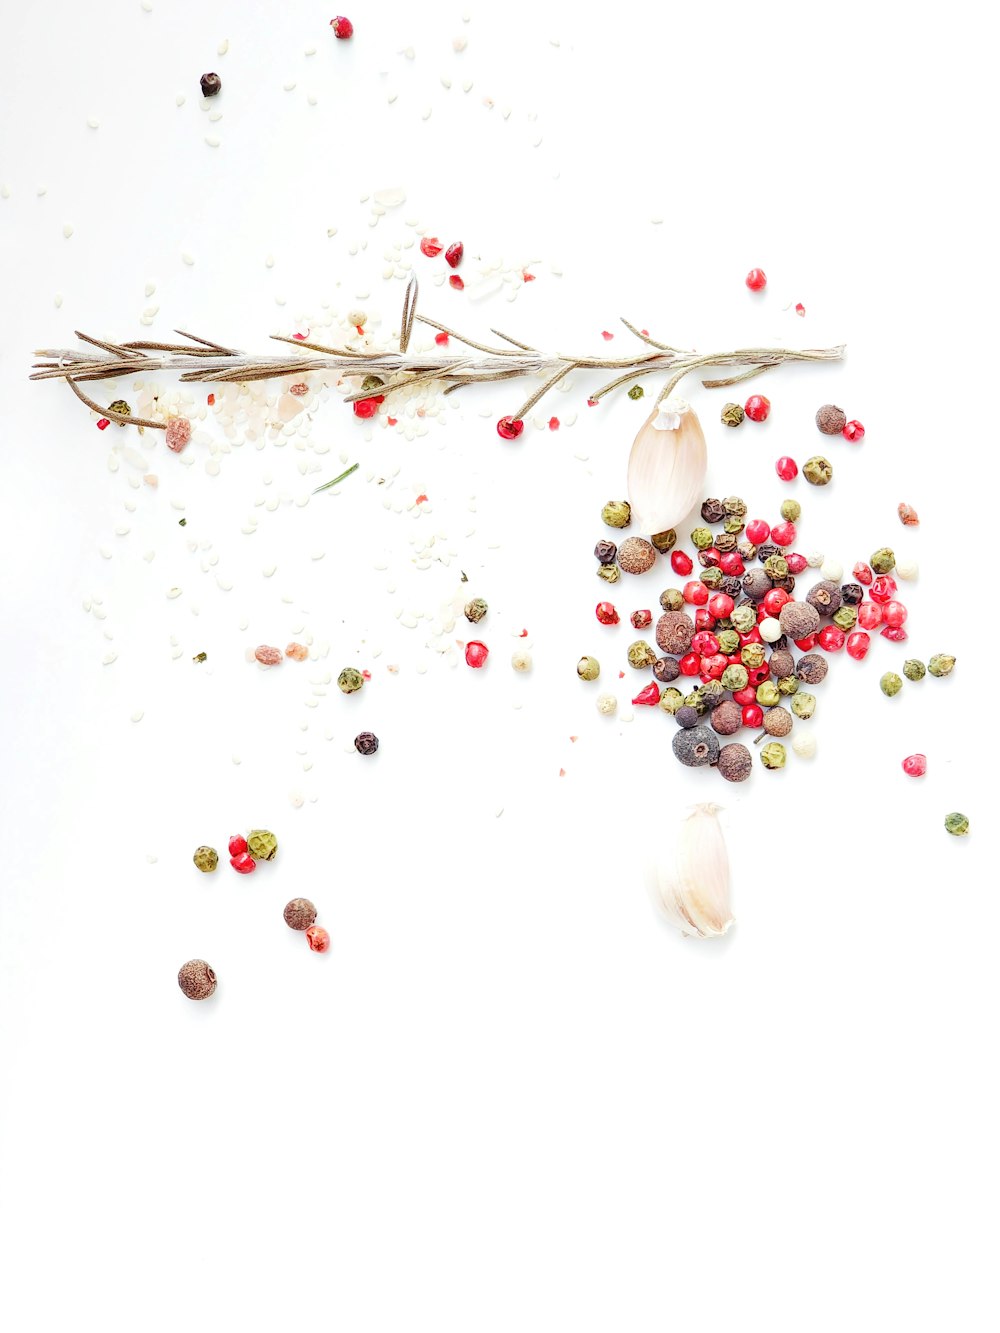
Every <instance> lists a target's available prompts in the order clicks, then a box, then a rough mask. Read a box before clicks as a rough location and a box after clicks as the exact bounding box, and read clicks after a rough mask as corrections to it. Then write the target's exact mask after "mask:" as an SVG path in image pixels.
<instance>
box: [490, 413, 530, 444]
mask: <svg viewBox="0 0 1000 1333" xmlns="http://www.w3.org/2000/svg"><path fill="white" fill-rule="evenodd" d="M523 430H524V422H523V421H522V420H521V419H520V417H517V418H515V417H501V418H500V420H499V421H498V422H497V434H498V435H499V436H500V438H501V440H516V439H517V437H518V436H519V435H520V434H521V432H522V431H523Z"/></svg>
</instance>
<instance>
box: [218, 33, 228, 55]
mask: <svg viewBox="0 0 1000 1333" xmlns="http://www.w3.org/2000/svg"><path fill="white" fill-rule="evenodd" d="M217 49H218V52H219V55H220V56H224V55H225V54H226V52H227V51H228V50H229V38H228V37H223V39H222V41H221V42H220V43H219V45H218V48H217Z"/></svg>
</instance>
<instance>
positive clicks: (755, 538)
mask: <svg viewBox="0 0 1000 1333" xmlns="http://www.w3.org/2000/svg"><path fill="white" fill-rule="evenodd" d="M770 535H771V525H770V524H769V523H765V522H764V520H763V519H762V518H752V519H751V520H750V522H749V523H748V524H747V541H748V542H753V544H754V546H759V545H760V544H761V542H766V541H767V539H768V537H770Z"/></svg>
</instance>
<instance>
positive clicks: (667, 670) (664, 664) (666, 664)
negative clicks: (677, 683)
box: [653, 657, 681, 685]
mask: <svg viewBox="0 0 1000 1333" xmlns="http://www.w3.org/2000/svg"><path fill="white" fill-rule="evenodd" d="M680 674H681V669H680V666H679V665H678V662H677V658H676V657H658V658H657V659H656V661H655V662H654V663H653V675H654V676H655V677H656V679H657V680H658V681H659V682H660V684H661V685H669V684H670V682H671V681H672V680H676V679H677V677H678V676H679V675H680Z"/></svg>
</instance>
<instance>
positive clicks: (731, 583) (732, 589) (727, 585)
mask: <svg viewBox="0 0 1000 1333" xmlns="http://www.w3.org/2000/svg"><path fill="white" fill-rule="evenodd" d="M719 591H720V592H724V593H728V595H729V596H730V597H732V598H736V597H739V595H740V593H741V592H742V591H743V580H742V579H740V578H737V576H736V575H735V574H727V575H726V576H725V577H724V578H723V580H722V582H721V583H720V584H719Z"/></svg>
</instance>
